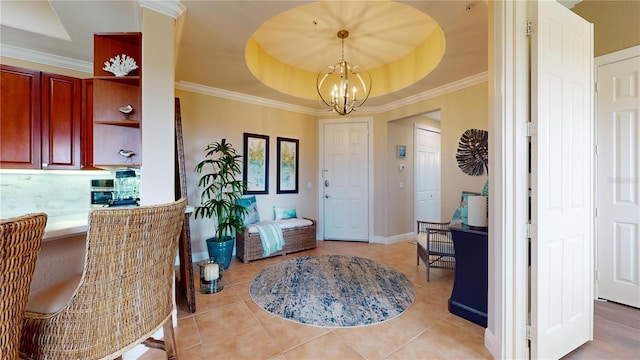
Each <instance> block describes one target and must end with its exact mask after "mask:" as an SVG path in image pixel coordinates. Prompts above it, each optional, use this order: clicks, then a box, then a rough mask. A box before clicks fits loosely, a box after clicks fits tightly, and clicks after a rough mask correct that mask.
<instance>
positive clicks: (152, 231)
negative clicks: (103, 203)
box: [21, 198, 186, 359]
mask: <svg viewBox="0 0 640 360" xmlns="http://www.w3.org/2000/svg"><path fill="white" fill-rule="evenodd" d="M185 206H186V201H185V200H184V198H183V199H180V200H178V201H176V202H173V203H169V204H163V205H150V206H140V207H131V208H105V209H95V210H91V211H90V212H89V226H88V232H87V249H86V258H85V267H84V272H83V274H82V278H81V280H80V284H79V286H78V288H77V289H76V291H75V293H74V295H73V296H72V298H71V300H70V301H69V303H68V304H67V305H66V306H65V307H64V308H63V309H62V310H60V311H59V312H57V313H54V314H46V315H43V314H37V313H30V312H27V313H26V315H25V317H26V318H25V324H24V330H23V338H22V344H21V350H22V351H23V352H25V353H26V355H28V356H30V357H32V358H33V359H102V358H115V357H117V356H120V355H122V354H123V353H124V352H126V351H128V350H130V349H131V348H133V347H134V346H135V345H137V344H140V343H141V342H142V341H144V340H145V339H147V338H149V337H150V336H151V335H152V334H153V333H155V332H156V331H158V329H160V328H161V327H162V326H163V325H164V323H165V322H166V321H167V320H169V319H170V317H171V312H172V309H173V281H174V273H175V271H174V262H175V258H176V255H177V246H178V238H179V235H180V232H181V229H182V223H183V220H184V210H185ZM25 335H27V336H25Z"/></svg>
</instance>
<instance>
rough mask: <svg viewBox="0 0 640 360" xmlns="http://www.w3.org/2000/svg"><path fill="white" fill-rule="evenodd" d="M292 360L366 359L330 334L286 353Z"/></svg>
mask: <svg viewBox="0 0 640 360" xmlns="http://www.w3.org/2000/svg"><path fill="white" fill-rule="evenodd" d="M284 356H286V357H287V359H290V360H307V359H309V360H316V359H323V360H333V359H336V360H346V359H349V360H357V359H364V357H363V356H362V355H360V354H358V353H357V352H356V351H355V350H354V349H353V348H351V347H350V346H348V345H347V344H345V343H344V342H343V341H342V340H341V339H340V338H339V337H338V336H337V335H336V334H334V333H333V332H329V333H327V334H325V335H322V336H320V337H318V338H315V339H313V340H311V341H309V342H307V343H305V344H303V345H300V346H298V347H295V348H293V349H291V350H289V351H287V352H285V353H284Z"/></svg>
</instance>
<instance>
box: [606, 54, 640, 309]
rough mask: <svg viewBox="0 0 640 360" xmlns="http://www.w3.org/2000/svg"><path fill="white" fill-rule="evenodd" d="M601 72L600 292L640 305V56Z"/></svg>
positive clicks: (623, 301)
mask: <svg viewBox="0 0 640 360" xmlns="http://www.w3.org/2000/svg"><path fill="white" fill-rule="evenodd" d="M597 76H598V92H597V104H598V112H597V127H598V128H597V129H598V131H597V140H596V144H597V146H598V154H597V169H598V171H597V178H596V184H597V185H596V194H597V195H596V196H597V208H598V217H597V232H596V244H598V246H597V250H598V251H597V259H598V261H597V270H598V277H597V296H598V297H600V298H603V299H607V300H612V301H615V302H619V303H622V304H626V305H630V306H634V307H640V180H638V177H639V176H640V144H639V143H640V122H639V120H638V115H639V114H640V94H639V93H638V91H640V57H639V56H636V57H634V58H630V59H626V60H624V61H618V62H615V63H612V64H607V65H603V66H599V67H598V71H597Z"/></svg>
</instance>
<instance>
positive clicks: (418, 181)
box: [414, 126, 448, 222]
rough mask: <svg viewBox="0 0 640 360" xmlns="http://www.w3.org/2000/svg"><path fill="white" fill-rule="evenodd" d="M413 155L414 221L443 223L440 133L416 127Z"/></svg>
mask: <svg viewBox="0 0 640 360" xmlns="http://www.w3.org/2000/svg"><path fill="white" fill-rule="evenodd" d="M414 154H416V158H415V169H416V170H415V175H414V176H415V181H414V184H415V214H416V218H415V220H423V221H437V222H439V221H443V220H442V218H441V216H440V133H439V132H436V131H432V130H428V129H424V128H420V127H417V126H416V128H415V152H414ZM446 220H448V219H446ZM446 220H445V221H446Z"/></svg>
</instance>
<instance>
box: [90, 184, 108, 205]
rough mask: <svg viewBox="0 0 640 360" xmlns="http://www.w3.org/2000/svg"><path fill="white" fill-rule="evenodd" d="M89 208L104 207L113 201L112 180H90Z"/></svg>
mask: <svg viewBox="0 0 640 360" xmlns="http://www.w3.org/2000/svg"><path fill="white" fill-rule="evenodd" d="M90 194H91V199H90V204H91V207H106V206H109V204H110V203H111V201H112V200H113V179H92V180H91V191H90Z"/></svg>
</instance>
